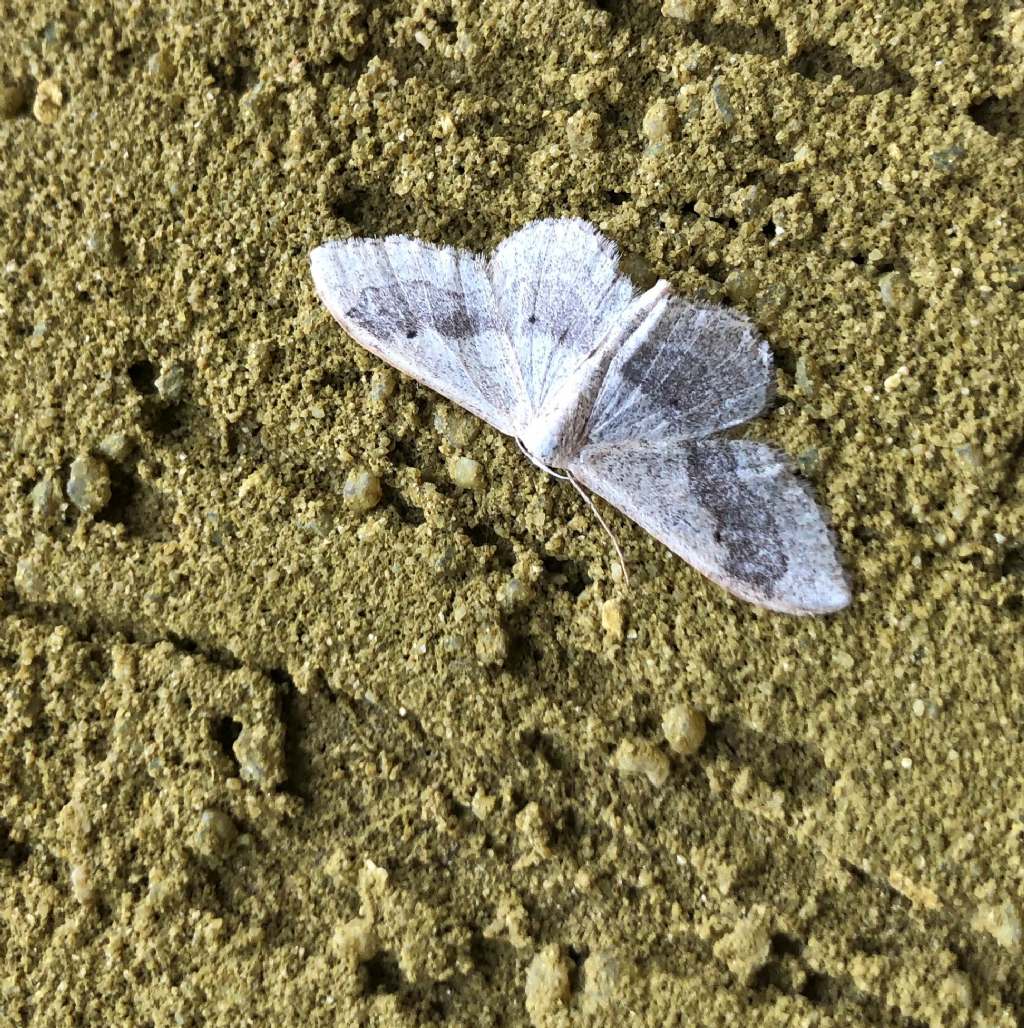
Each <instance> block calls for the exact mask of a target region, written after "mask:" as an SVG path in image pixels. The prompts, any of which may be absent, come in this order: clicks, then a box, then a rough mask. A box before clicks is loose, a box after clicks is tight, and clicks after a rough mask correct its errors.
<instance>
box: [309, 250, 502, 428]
mask: <svg viewBox="0 0 1024 1028" xmlns="http://www.w3.org/2000/svg"><path fill="white" fill-rule="evenodd" d="M310 267H311V270H312V274H313V282H314V284H315V285H316V290H317V293H318V294H319V295H320V299H321V300H322V301H323V303H324V305H325V306H326V307H327V309H328V310H329V311H330V312H331V314H333V315H334V317H335V319H336V320H337V321H338V322H339V323H340V324H341V326H342V327H343V328H344V329H345V331H346V332H348V334H349V335H350V336H352V338H353V339H355V340H356V342H358V343H359V344H360V345H361V346H364V347H366V349H367V350H369V351H370V352H371V353H374V354H376V356H378V357H380V358H381V360H384V361H386V362H387V363H388V364H391V365H392V366H393V367H395V368H397V369H398V370H399V371H401V372H403V373H404V374H406V375H409V376H411V377H412V378H415V379H416V380H417V381H419V382H422V383H423V384H424V385H426V386H429V387H430V388H431V389H433V390H434V391H435V392H438V393H440V394H441V395H442V396H445V397H447V398H448V399H450V400H453V401H454V402H455V403H457V404H459V406H461V407H465V408H466V410H468V411H470V412H471V413H473V414H475V415H477V417H480V418H483V419H484V420H485V421H488V422H489V423H490V424H492V425H493V426H494V427H495V428H497V429H498V430H499V431H500V432H505V433H506V434H509V435H514V434H515V432H516V427H517V426H516V422H515V416H516V411H517V410H519V409H520V408H521V407H522V388H521V386H520V384H519V381H520V380H519V375H518V371H517V370H516V367H515V363H514V359H513V355H512V350H511V346H510V344H509V341H508V338H507V336H506V335H505V332H504V328H503V327H502V325H501V322H500V320H499V318H498V314H497V310H496V307H495V303H494V295H493V292H492V289H491V283H490V280H489V279H488V277H487V264H486V262H485V260H484V259H483V258H481V257H479V256H478V255H476V254H473V253H469V252H468V251H465V250H455V249H452V248H451V247H443V246H434V245H432V244H429V243H423V242H421V241H420V240H417V239H410V238H408V237H407V236H388V237H386V238H384V239H358V238H357V239H346V240H334V241H332V242H328V243H324V244H323V245H322V246H318V247H316V249H314V250H313V252H312V253H311V254H310Z"/></svg>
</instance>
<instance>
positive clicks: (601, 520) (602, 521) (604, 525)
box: [515, 436, 629, 589]
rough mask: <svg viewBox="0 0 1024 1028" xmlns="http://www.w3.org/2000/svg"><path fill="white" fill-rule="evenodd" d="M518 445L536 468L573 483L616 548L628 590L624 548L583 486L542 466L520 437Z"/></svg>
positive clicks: (545, 465) (573, 479) (569, 475)
mask: <svg viewBox="0 0 1024 1028" xmlns="http://www.w3.org/2000/svg"><path fill="white" fill-rule="evenodd" d="M515 439H516V445H517V446H518V447H519V449H520V450H522V451H523V456H524V457H525V458H526V459H527V460H528V461H529V462H530V463H531V464H532V465H533V466H534V467H537V468H540V470H541V471H543V472H545V474H548V475H550V476H551V477H552V478H560V479H561V480H562V481H563V482H571V483H572V487H573V489H575V490H576V492H578V493H579V494H580V496H582V497H583V500H584V502H585V503H586V505H587V506H588V507H589V508H590V509H591V510H592V511H593V512H594V517H595V518H597V523H598V524H599V525H600V526H601V527H602V528H603V529H604V530H605V534H606V535H607V536H608V538H609V539H611V541H612V546H614V547H615V553H616V554H617V555H618V558H619V567H621V568H622V580H623V581H624V582H625V583H626V588H627V589H628V588H629V570H628V569H627V568H626V558H625V557H624V556H623V555H622V547H621V546H620V545H619V540H618V539H616V538H615V533H614V532H613V531H612V530H611V529H610V528H609V527H608V522H606V521H605V519H604V518H603V517H601V512H600V511H599V510H598V509H597V507H596V506H595V504H594V501H593V500H592V499H591V498H590V496H588V495H587V493H586V492H585V491H584V489H583V486H581V485H580V484H579V482H577V481H576V479H575V478H573V477H572V475H571V474H569V473H566V474H564V475H560V474H559V473H558V472H557V471H555V469H554V468H549V467H548V466H547V464H542V463H541V462H540V461H539V460H537V458H536V457H534V455H533V454H532V453H530V451H529V450H528V449H527V448H526V447H525V446H524V445H523V441H522V439H520V438H519V436H516V437H515Z"/></svg>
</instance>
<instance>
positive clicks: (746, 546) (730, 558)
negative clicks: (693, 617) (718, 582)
mask: <svg viewBox="0 0 1024 1028" xmlns="http://www.w3.org/2000/svg"><path fill="white" fill-rule="evenodd" d="M683 453H684V454H685V460H686V474H687V477H688V478H689V481H690V488H691V489H692V490H693V493H694V495H695V496H696V497H697V498H698V499H699V500H700V502H701V506H703V508H704V510H705V511H707V513H708V515H709V516H710V517H711V519H712V521H713V522H714V524H715V534H714V539H715V542H716V543H717V544H718V545H719V546H721V547H722V549H723V550H724V551H725V553H726V558H725V560H723V562H722V566H723V568H724V570H725V571H726V573H727V574H728V575H729V576H730V577H732V578H734V579H735V580H736V581H738V582H750V583H752V584H753V585H755V586H756V587H757V588H758V589H759V590H760V591H762V592H763V593H764V595H765V596H767V597H771V596H774V595H775V588H774V587H775V584H776V583H777V582H780V581H781V580H782V577H783V576H784V575H785V573H786V569H787V567H788V566H789V559H788V557H787V556H786V553H785V551H784V549H783V546H782V534H781V532H780V531H779V527H778V525H777V524H776V522H775V518H774V517H773V516H772V513H771V511H770V510H769V508H768V505H767V503H766V502H765V497H764V495H763V494H762V495H761V496H759V495H758V493H757V492H756V491H755V490H754V489H752V488H750V487H749V486H748V485H746V483H744V481H743V480H742V478H740V476H739V473H738V463H737V460H736V455H735V454H734V453H733V452H732V451H731V449H730V448H729V447H728V446H714V447H710V446H687V447H683Z"/></svg>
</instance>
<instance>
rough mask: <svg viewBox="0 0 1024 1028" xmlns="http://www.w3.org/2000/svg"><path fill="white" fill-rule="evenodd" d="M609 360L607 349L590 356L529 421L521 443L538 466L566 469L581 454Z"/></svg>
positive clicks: (521, 437) (520, 438)
mask: <svg viewBox="0 0 1024 1028" xmlns="http://www.w3.org/2000/svg"><path fill="white" fill-rule="evenodd" d="M608 360H609V354H608V352H607V348H606V347H605V348H601V349H599V350H597V351H595V352H594V353H593V354H591V355H590V356H589V357H588V358H586V360H584V361H583V363H582V364H581V365H580V366H579V368H578V369H577V371H576V373H574V374H573V375H572V376H571V377H570V378H569V379H568V380H567V381H566V382H565V383H564V384H563V385H562V386H561V387H560V388H559V389H558V391H557V392H556V393H555V395H554V396H553V397H552V398H551V399H550V401H549V402H548V403H546V404H545V405H544V407H543V408H542V409H541V410H540V411H539V412H538V414H537V415H536V416H534V417H532V418H531V419H530V420H529V421H528V422H527V427H526V428H525V430H524V431H523V432H522V433H521V435H520V437H519V441H520V442H521V443H522V444H523V446H525V447H526V449H527V451H528V452H529V454H530V455H531V456H532V457H533V458H534V460H536V461H537V463H539V464H542V465H544V467H548V468H565V467H568V466H569V464H570V463H571V462H572V460H573V458H574V457H575V456H576V455H577V454H578V453H579V452H580V450H581V449H582V446H583V443H584V442H585V441H586V435H585V433H586V429H587V421H588V419H589V417H590V411H591V409H592V408H593V406H594V400H595V399H596V398H597V394H598V392H599V391H600V389H601V382H602V380H603V379H604V374H605V371H606V369H607V367H608Z"/></svg>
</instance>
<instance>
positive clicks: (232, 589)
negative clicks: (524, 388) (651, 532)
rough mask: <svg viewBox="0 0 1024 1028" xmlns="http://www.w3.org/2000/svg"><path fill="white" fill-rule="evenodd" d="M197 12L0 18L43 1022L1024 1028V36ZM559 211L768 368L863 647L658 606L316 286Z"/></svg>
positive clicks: (19, 879)
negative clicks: (713, 311)
mask: <svg viewBox="0 0 1024 1028" xmlns="http://www.w3.org/2000/svg"><path fill="white" fill-rule="evenodd" d="M211 11H212V8H211V7H210V5H206V4H200V3H198V2H193V3H189V2H181V3H162V4H140V3H129V2H127V0H115V2H111V3H105V4H101V3H82V4H76V5H68V4H59V3H56V2H48V0H47V2H43V0H33V2H30V3H24V4H21V3H19V4H14V3H12V2H10V0H8V2H7V3H4V4H2V5H0V13H2V17H0V163H2V168H3V174H2V176H0V214H2V220H0V380H2V386H0V516H2V524H0V596H2V600H0V680H2V690H3V703H2V705H0V716H2V720H0V732H2V746H0V909H2V917H0V1023H2V1024H4V1025H6V1024H10V1025H32V1026H51V1025H53V1026H58V1025H62V1026H63V1025H94V1024H95V1025H99V1024H103V1025H106V1024H118V1025H161V1026H162V1025H185V1026H187V1025H196V1026H199V1025H203V1026H207V1025H211V1026H212V1025H232V1026H234V1025H241V1024H253V1025H257V1024H259V1025H263V1024H274V1025H303V1026H309V1025H335V1024H338V1025H360V1024H365V1025H381V1026H384V1025H387V1026H398V1025H402V1026H405V1025H408V1026H413V1025H422V1024H433V1023H438V1024H448V1025H464V1026H471V1025H482V1024H495V1025H497V1024H504V1025H520V1024H523V1025H526V1024H531V1023H532V1024H535V1025H544V1026H549V1025H576V1024H584V1025H589V1024H593V1025H600V1024H615V1025H668V1024H699V1025H716V1024H759V1025H766V1026H770V1025H783V1024H786V1025H789V1024H806V1025H863V1024H885V1025H890V1024H891V1025H902V1026H906V1028H916V1026H920V1025H929V1026H930V1025H936V1026H938V1025H954V1026H956V1025H963V1026H966V1025H977V1026H982V1025H984V1026H1007V1028H1009V1026H1011V1025H1015V1024H1018V1023H1020V1021H1021V1020H1022V1019H1024V985H1022V981H1021V975H1020V966H1021V957H1022V953H1021V946H1022V938H1021V917H1022V914H1024V865H1022V834H1024V790H1022V773H1021V767H1022V766H1024V746H1022V739H1021V728H1020V726H1021V723H1022V696H1024V646H1022V644H1021V637H1022V628H1024V428H1022V426H1024V400H1022V397H1021V388H1020V375H1021V371H1020V369H1021V366H1022V357H1024V329H1022V325H1024V294H1022V290H1024V245H1022V232H1021V224H1022V221H1021V205H1020V196H1021V192H1022V190H1021V186H1022V171H1024V143H1022V139H1024V15H1022V12H1021V11H1019V10H1016V9H1011V5H1008V4H993V5H989V6H987V7H986V6H984V5H981V4H976V3H963V4H959V3H953V2H945V0H941V2H940V0H934V2H923V3H920V4H916V3H915V4H909V3H903V2H899V0H872V2H864V3H859V4H851V3H845V2H842V3H839V2H836V3H828V4H821V5H811V6H808V5H802V4H779V3H753V4H742V5H741V4H735V3H730V2H725V0H722V2H719V3H713V2H701V0H665V4H664V11H663V10H662V7H661V6H660V5H658V4H656V3H650V2H635V3H629V2H625V0H601V2H592V0H569V2H568V3H564V4H559V5H552V4H549V3H544V2H535V0H523V2H512V0H493V2H489V0H484V2H481V3H470V2H469V0H454V2H446V0H436V2H433V0H425V2H416V3H413V2H412V0H406V2H401V3H396V2H381V3H372V4H371V3H369V2H366V3H361V2H356V0H347V2H340V3H337V4H334V5H325V4H318V3H309V4H298V3H296V4H280V3H265V4H260V3H256V2H252V0H246V2H230V3H227V4H225V5H218V10H217V13H216V14H213V13H211ZM563 214H573V215H580V216H584V217H588V218H590V219H591V220H593V221H594V222H595V223H597V224H599V225H600V226H601V227H602V229H603V230H604V231H605V232H607V233H608V234H609V235H611V236H613V237H614V238H615V239H616V240H618V241H619V243H620V245H621V246H622V248H623V250H624V252H625V253H626V255H627V257H626V260H627V265H628V267H629V268H630V272H631V274H634V275H635V276H636V277H637V279H638V281H640V282H641V283H643V281H644V280H645V279H650V277H651V276H653V275H662V276H665V277H667V278H669V279H670V280H671V281H672V282H673V284H674V285H675V286H676V287H677V288H678V289H679V290H680V291H682V292H685V293H688V294H692V295H697V296H704V297H709V298H713V299H716V300H722V301H727V302H730V303H732V304H734V305H735V306H736V307H738V308H740V309H742V310H744V311H745V312H747V313H748V314H750V315H751V316H752V317H754V318H755V319H756V320H757V322H758V324H759V325H760V326H761V328H762V330H763V331H764V333H765V334H766V336H767V337H768V338H769V340H770V341H771V343H772V346H773V349H774V351H775V353H776V356H777V362H778V365H779V372H778V384H779V392H780V397H781V402H780V404H779V406H778V409H777V410H776V411H775V412H774V413H773V414H772V415H771V416H770V417H768V418H766V419H763V420H762V421H760V422H758V423H756V424H755V425H753V426H751V428H750V432H751V433H752V434H753V435H755V436H756V437H757V438H760V439H765V440H770V441H772V442H774V443H776V444H778V445H780V446H782V447H783V448H784V449H786V450H787V451H788V452H789V453H791V454H793V455H794V456H795V457H796V458H797V459H798V462H799V466H800V468H801V470H802V471H803V473H804V474H805V475H806V477H807V478H808V479H809V480H810V481H811V483H812V484H813V486H814V488H815V490H816V492H817V494H818V496H819V497H820V499H821V500H822V502H823V503H824V504H825V505H826V506H827V507H828V508H829V509H830V510H831V511H832V513H833V516H834V520H835V523H836V527H837V531H838V535H839V542H840V546H841V549H842V552H843V554H844V557H845V559H846V562H847V564H848V566H849V567H850V568H851V569H852V570H853V572H854V575H855V593H856V598H855V602H854V604H853V606H852V607H851V609H850V610H849V611H848V612H846V613H844V614H842V615H840V616H838V617H833V618H829V619H826V620H795V619H792V618H786V617H781V616H777V615H771V614H768V613H766V612H763V611H759V610H756V609H754V608H753V607H751V606H749V605H745V604H743V603H740V602H738V601H732V600H730V599H729V598H728V597H727V595H726V594H725V593H724V592H722V591H721V590H720V589H718V588H717V587H715V586H714V585H712V584H711V583H709V582H707V581H706V580H704V579H703V578H701V576H699V575H698V574H697V573H695V572H693V571H692V570H691V569H689V568H688V567H686V566H685V565H684V564H682V563H681V562H679V561H678V560H677V559H675V558H674V557H672V556H671V554H669V553H668V552H667V551H666V550H664V548H662V547H660V546H659V545H658V544H656V543H655V542H653V541H652V540H651V539H649V538H647V537H646V536H644V534H643V533H642V532H641V531H640V530H638V529H636V528H635V526H631V525H630V524H628V523H627V522H625V521H624V520H623V519H621V518H617V517H614V518H613V523H614V526H615V529H616V532H617V533H618V536H619V538H620V540H621V541H622V544H623V546H624V548H625V551H626V556H627V559H628V560H629V562H630V573H631V586H630V588H629V590H628V591H627V590H625V589H624V588H623V586H622V585H621V583H619V582H618V580H617V578H616V576H615V574H614V566H615V560H614V556H613V554H612V553H611V552H610V547H609V546H608V543H607V540H606V538H605V537H604V535H603V533H602V532H601V530H600V527H599V526H598V525H597V523H596V522H595V520H594V519H593V518H592V517H591V516H590V515H589V513H588V511H587V510H586V508H585V507H584V506H583V504H582V503H581V502H580V501H579V499H578V497H576V496H575V495H574V494H573V492H572V491H571V490H567V489H565V488H564V487H563V485H562V484H561V483H558V482H555V481H552V480H549V479H545V478H544V477H542V476H541V475H540V474H539V473H537V472H536V470H535V469H534V468H532V467H531V466H530V465H529V464H528V463H527V462H525V461H524V460H523V459H522V458H521V456H520V455H519V453H518V452H517V451H516V448H515V446H514V444H513V443H512V442H511V441H510V440H507V439H504V438H502V437H499V436H498V435H496V434H495V433H494V432H491V431H490V430H488V429H486V428H485V427H482V426H480V425H479V424H477V423H476V422H474V420H473V419H472V418H470V417H467V416H466V415H464V414H462V413H461V412H459V411H457V410H455V409H453V408H452V407H451V406H450V405H448V404H445V403H444V402H443V401H441V400H439V399H438V398H437V397H435V396H433V395H431V394H430V393H428V392H427V391H425V390H423V389H421V388H420V387H418V386H416V385H415V384H414V383H411V382H409V381H407V380H405V379H402V378H400V377H395V376H393V375H390V374H389V373H388V372H386V371H385V370H384V369H382V368H381V366H380V365H379V363H378V362H377V361H375V360H374V359H373V358H371V357H370V356H369V355H367V354H366V353H365V352H363V351H362V350H361V349H360V348H359V347H358V346H357V345H356V344H354V343H352V342H351V341H350V340H348V339H347V338H346V337H345V336H344V334H343V333H342V332H341V331H340V329H338V327H337V326H336V325H335V324H334V323H333V322H332V321H331V319H330V318H329V316H328V315H327V313H326V312H325V311H324V310H323V309H322V307H321V305H320V304H319V303H318V301H317V299H316V297H315V295H314V293H313V290H312V287H311V283H310V279H309V274H308V267H307V254H308V252H309V250H310V249H311V247H312V246H314V245H316V244H318V243H320V242H322V241H323V240H324V239H327V238H330V237H337V236H346V235H350V234H372V235H377V234H381V233H385V232H407V233H413V234H416V235H419V236H421V237H424V238H427V239H431V240H435V241H444V242H449V243H453V244H458V245H464V246H470V247H475V248H480V249H485V248H489V247H491V246H493V245H494V244H495V243H496V242H497V241H498V240H499V239H501V238H502V237H504V236H505V235H506V234H508V232H509V231H511V230H512V229H514V228H515V227H517V226H518V225H519V224H521V223H523V222H524V221H526V220H529V219H531V218H535V217H542V216H557V215H563ZM704 719H706V734H704V730H705V721H704ZM666 724H667V725H668V726H669V728H668V729H666V728H665V727H664V726H665V725H666ZM666 731H667V732H668V735H669V738H666ZM670 740H672V741H671V743H670ZM690 740H696V742H692V741H690ZM694 748H696V752H695V753H692V752H690V751H691V750H693V749H694Z"/></svg>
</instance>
